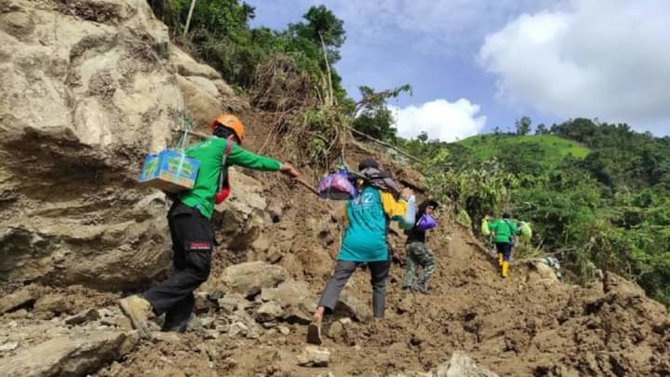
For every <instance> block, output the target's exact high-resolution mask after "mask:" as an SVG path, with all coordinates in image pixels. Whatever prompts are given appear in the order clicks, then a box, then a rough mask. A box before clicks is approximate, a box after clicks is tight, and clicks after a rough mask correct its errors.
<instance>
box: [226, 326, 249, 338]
mask: <svg viewBox="0 0 670 377" xmlns="http://www.w3.org/2000/svg"><path fill="white" fill-rule="evenodd" d="M247 335H249V327H248V326H247V325H245V324H244V323H242V322H235V323H233V324H232V325H230V330H228V336H230V337H232V338H235V337H245V336H247Z"/></svg>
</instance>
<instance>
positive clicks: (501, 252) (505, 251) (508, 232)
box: [488, 212, 519, 278]
mask: <svg viewBox="0 0 670 377" xmlns="http://www.w3.org/2000/svg"><path fill="white" fill-rule="evenodd" d="M488 227H489V230H491V232H493V234H494V237H495V243H496V249H497V250H498V263H499V264H500V267H501V275H502V277H504V278H506V277H507V276H508V273H509V259H510V255H511V254H512V240H513V237H514V235H516V234H518V233H519V229H518V227H517V226H516V223H515V222H514V221H513V220H511V216H510V214H509V213H507V212H505V213H503V215H502V219H496V220H494V221H489V222H488Z"/></svg>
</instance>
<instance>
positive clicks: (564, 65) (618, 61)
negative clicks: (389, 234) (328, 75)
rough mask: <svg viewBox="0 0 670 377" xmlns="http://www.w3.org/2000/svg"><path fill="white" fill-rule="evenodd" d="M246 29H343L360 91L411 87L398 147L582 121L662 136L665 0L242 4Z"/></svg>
mask: <svg viewBox="0 0 670 377" xmlns="http://www.w3.org/2000/svg"><path fill="white" fill-rule="evenodd" d="M246 2H247V3H249V4H251V5H252V6H254V7H255V8H256V19H255V20H254V21H253V23H252V26H266V27H270V28H273V29H283V28H285V27H286V25H287V24H288V23H290V22H298V21H300V20H301V17H302V14H304V13H305V12H306V11H307V9H308V8H309V7H310V6H311V5H319V4H324V5H326V6H327V7H328V8H329V9H331V10H332V11H333V12H334V13H335V15H336V16H337V17H338V18H340V19H342V20H343V21H344V27H345V30H346V33H347V41H346V42H345V44H344V46H343V47H342V49H341V55H342V60H341V61H340V62H338V63H337V65H336V68H337V70H338V72H339V73H340V75H341V76H342V77H343V80H344V84H345V87H346V89H347V91H348V92H349V94H350V95H351V96H354V97H357V95H358V90H357V87H358V86H359V85H368V86H371V87H373V88H375V89H387V88H391V87H395V86H397V85H401V84H405V83H409V84H411V85H412V87H413V91H414V94H413V95H412V96H408V95H404V96H402V97H401V98H400V99H399V100H398V101H397V102H396V101H391V103H390V104H391V105H392V106H394V107H395V106H398V108H397V109H394V111H395V113H396V116H397V128H398V130H399V133H400V134H401V135H402V136H405V137H413V136H416V135H417V134H418V133H419V132H421V131H426V132H428V134H429V136H430V137H431V138H439V139H442V140H446V141H453V140H456V139H459V138H460V139H462V138H465V137H467V136H470V135H473V134H477V133H480V132H490V131H492V130H493V129H494V128H495V127H500V128H501V129H503V130H506V129H512V128H513V126H514V122H515V120H516V119H518V118H520V117H521V116H523V115H528V116H530V117H531V118H532V120H533V123H534V124H535V125H537V124H539V123H545V124H547V125H550V124H551V123H553V122H560V121H562V120H565V119H568V118H571V117H578V116H585V117H590V118H593V117H598V118H599V119H600V120H601V121H605V122H627V123H629V124H630V125H631V126H632V127H633V128H635V129H637V130H640V131H651V132H653V133H654V134H657V135H668V134H670V94H669V93H670V89H668V88H670V47H668V46H669V45H670V42H669V41H670V1H665V0H640V1H635V2H631V1H627V0H626V1H625V0H377V1H351V0H326V1H321V2H319V1H310V0H264V1H263V0H247V1H246Z"/></svg>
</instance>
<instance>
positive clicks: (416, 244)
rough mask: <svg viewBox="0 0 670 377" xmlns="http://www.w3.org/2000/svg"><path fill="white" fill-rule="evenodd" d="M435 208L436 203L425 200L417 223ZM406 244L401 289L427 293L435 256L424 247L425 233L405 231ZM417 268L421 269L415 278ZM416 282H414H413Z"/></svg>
mask: <svg viewBox="0 0 670 377" xmlns="http://www.w3.org/2000/svg"><path fill="white" fill-rule="evenodd" d="M436 208H437V202H436V201H434V200H426V201H424V202H422V203H421V204H419V210H418V211H417V216H416V218H417V221H418V219H419V218H421V216H423V214H424V213H427V214H429V215H431V214H432V213H433V210H434V209H436ZM405 233H406V234H407V242H406V243H405V255H406V260H405V278H404V279H403V285H402V288H403V289H404V290H411V291H415V292H420V293H424V294H426V293H428V281H429V280H430V278H431V277H432V276H433V271H434V270H435V254H433V251H432V250H430V248H428V245H426V232H425V231H421V230H419V229H417V227H416V226H414V227H413V228H412V229H409V230H406V231H405ZM417 267H421V272H420V273H419V276H418V277H417V273H416V270H417ZM415 280H416V282H415Z"/></svg>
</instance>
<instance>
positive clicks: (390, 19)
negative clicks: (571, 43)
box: [247, 0, 564, 57]
mask: <svg viewBox="0 0 670 377" xmlns="http://www.w3.org/2000/svg"><path fill="white" fill-rule="evenodd" d="M562 1H564V0H377V1H352V0H285V1H274V2H268V1H262V0H247V2H248V3H251V4H252V5H255V6H257V7H258V9H257V12H263V11H264V12H268V13H270V14H273V16H277V15H280V16H281V15H286V14H287V13H289V12H291V11H296V10H297V11H299V12H301V14H302V13H304V12H306V11H307V9H308V8H309V7H310V6H312V5H320V4H323V5H325V6H326V7H328V8H329V9H330V10H332V11H333V12H334V13H335V15H336V16H337V17H338V18H340V19H342V20H344V27H345V29H346V31H347V38H348V41H347V45H351V44H352V43H353V44H355V45H391V44H402V45H403V46H404V47H405V48H406V49H407V50H408V51H417V50H418V51H420V52H422V53H430V54H435V55H444V54H454V53H456V54H457V53H458V52H462V51H463V50H464V49H469V48H471V45H472V44H479V42H480V41H481V40H482V39H483V38H484V36H485V35H486V33H487V32H488V31H490V30H491V28H497V27H500V26H502V25H504V24H505V22H506V21H507V20H508V19H509V17H510V16H513V15H518V14H521V13H522V12H524V11H535V10H539V9H543V8H546V7H547V6H549V5H550V4H554V3H557V2H562ZM289 4H290V5H289ZM295 21H298V19H296V20H295ZM295 21H293V22H295ZM469 56H470V55H468V57H469Z"/></svg>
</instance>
